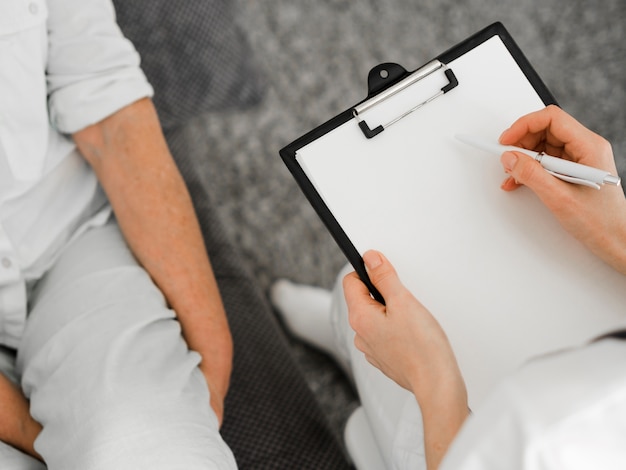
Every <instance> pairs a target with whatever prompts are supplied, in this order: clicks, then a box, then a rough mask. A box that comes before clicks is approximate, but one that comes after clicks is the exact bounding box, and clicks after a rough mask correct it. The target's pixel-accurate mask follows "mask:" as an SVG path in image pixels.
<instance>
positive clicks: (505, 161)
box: [500, 152, 517, 173]
mask: <svg viewBox="0 0 626 470" xmlns="http://www.w3.org/2000/svg"><path fill="white" fill-rule="evenodd" d="M500 161H501V162H502V166H504V170H505V171H506V172H507V173H510V172H511V171H513V167H515V164H516V163H517V155H515V153H513V152H504V153H503V154H502V158H501V159H500Z"/></svg>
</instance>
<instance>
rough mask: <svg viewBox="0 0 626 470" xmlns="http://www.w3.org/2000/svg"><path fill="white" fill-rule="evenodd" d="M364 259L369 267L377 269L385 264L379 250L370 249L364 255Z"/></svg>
mask: <svg viewBox="0 0 626 470" xmlns="http://www.w3.org/2000/svg"><path fill="white" fill-rule="evenodd" d="M363 261H364V262H365V267H366V268H367V269H376V268H377V267H378V266H380V265H381V264H383V259H382V257H381V256H380V253H378V252H377V251H368V252H366V253H365V254H364V255H363Z"/></svg>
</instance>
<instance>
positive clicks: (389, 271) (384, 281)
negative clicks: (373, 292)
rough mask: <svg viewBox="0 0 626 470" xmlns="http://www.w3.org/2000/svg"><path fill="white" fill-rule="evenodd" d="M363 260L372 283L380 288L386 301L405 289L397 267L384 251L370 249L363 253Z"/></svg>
mask: <svg viewBox="0 0 626 470" xmlns="http://www.w3.org/2000/svg"><path fill="white" fill-rule="evenodd" d="M363 261H364V262H365V267H366V268H367V274H368V276H369V278H370V280H371V281H372V284H374V286H375V287H376V289H378V291H379V292H380V294H381V295H382V296H383V298H384V299H385V301H388V300H390V299H391V298H393V297H395V296H397V295H399V294H400V293H401V292H403V291H404V290H405V287H404V285H403V284H402V282H401V281H400V278H399V277H398V273H397V272H396V270H395V268H394V267H393V266H392V264H391V263H390V262H389V260H388V259H387V258H385V257H384V256H383V254H382V253H380V252H378V251H375V250H369V251H367V252H365V253H364V254H363Z"/></svg>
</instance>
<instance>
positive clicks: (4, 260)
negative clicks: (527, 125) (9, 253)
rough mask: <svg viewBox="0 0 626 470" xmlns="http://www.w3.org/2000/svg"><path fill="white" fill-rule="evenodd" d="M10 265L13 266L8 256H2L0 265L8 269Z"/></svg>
mask: <svg viewBox="0 0 626 470" xmlns="http://www.w3.org/2000/svg"><path fill="white" fill-rule="evenodd" d="M11 266H13V263H12V262H11V260H10V259H9V258H6V257H5V258H2V267H3V268H6V269H9V268H10V267H11Z"/></svg>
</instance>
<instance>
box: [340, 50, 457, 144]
mask: <svg viewBox="0 0 626 470" xmlns="http://www.w3.org/2000/svg"><path fill="white" fill-rule="evenodd" d="M394 66H395V67H397V68H400V69H402V68H401V67H400V66H398V65H397V64H382V65H380V66H378V67H376V68H374V69H373V70H372V72H370V88H371V83H372V76H373V75H375V74H379V76H380V77H381V78H382V79H383V80H384V79H386V78H387V76H386V74H388V71H387V68H388V67H394ZM440 69H444V73H445V75H446V77H447V79H448V84H447V85H445V86H444V87H443V88H441V90H439V91H438V92H437V93H435V94H434V95H433V96H431V97H430V98H428V99H427V100H425V101H423V102H421V103H419V104H418V105H416V106H414V107H412V108H411V109H409V110H408V111H406V112H405V113H403V114H401V115H400V116H398V117H396V118H395V119H393V120H391V121H390V122H388V123H387V124H385V125H382V124H381V125H379V126H378V127H376V128H374V129H370V127H369V126H368V125H367V123H366V122H365V121H363V120H362V119H361V117H360V115H361V114H362V113H364V112H365V111H367V110H368V109H370V108H372V107H374V106H376V105H377V104H378V103H380V102H381V101H384V100H386V99H388V98H390V97H392V96H393V95H395V94H396V93H398V92H400V91H402V90H404V89H405V88H407V87H409V86H411V85H413V84H414V83H416V82H418V81H420V80H422V79H423V78H425V77H427V76H428V75H430V74H432V73H434V72H436V71H438V70H440ZM402 70H404V69H402ZM396 73H397V72H396ZM378 80H380V78H379V79H378ZM458 84H459V82H458V80H457V79H456V76H455V75H454V72H453V71H452V69H450V68H448V66H447V65H446V64H444V63H442V62H440V61H439V60H433V61H432V62H429V63H428V64H426V65H425V66H423V67H422V68H419V69H417V70H416V71H415V72H413V73H411V74H410V75H408V76H407V77H406V78H403V79H402V80H400V81H399V82H397V83H396V84H395V85H392V86H390V87H389V88H387V89H385V90H384V91H382V92H381V93H379V94H377V95H376V96H374V97H373V98H370V99H368V100H366V101H364V102H363V103H361V104H359V105H358V106H356V107H355V108H354V109H353V110H352V114H353V115H354V117H355V118H356V119H357V120H358V121H359V127H360V128H361V131H363V134H364V135H365V137H367V138H368V139H371V138H372V137H374V136H376V135H378V134H380V133H381V132H382V131H384V130H385V129H386V128H387V127H389V126H391V125H393V124H395V123H396V122H398V121H399V120H400V119H402V118H404V117H406V116H408V115H409V114H411V113H412V112H414V111H417V110H418V109H420V108H421V107H422V106H425V105H427V104H428V103H430V102H431V101H433V100H434V99H436V98H439V97H440V96H442V95H444V94H446V93H447V92H449V91H450V90H452V89H453V88H455V87H456V86H457V85H458ZM379 86H380V85H379Z"/></svg>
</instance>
